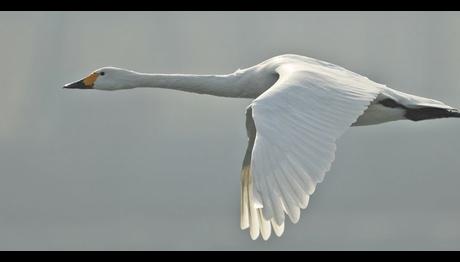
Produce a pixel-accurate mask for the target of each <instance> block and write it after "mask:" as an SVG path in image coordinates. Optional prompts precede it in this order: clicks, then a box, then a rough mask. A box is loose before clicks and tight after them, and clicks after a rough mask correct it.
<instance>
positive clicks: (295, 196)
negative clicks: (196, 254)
mask: <svg viewBox="0 0 460 262" xmlns="http://www.w3.org/2000/svg"><path fill="white" fill-rule="evenodd" d="M276 71H277V73H278V74H279V79H278V81H277V82H276V83H275V84H274V85H273V86H272V87H271V88H270V89H268V90H267V91H266V92H264V93H263V94H262V95H260V96H259V97H258V98H257V99H255V100H254V101H253V102H252V103H251V105H249V107H248V108H247V112H246V127H247V132H248V137H249V143H248V148H247V151H246V156H245V159H244V161H243V169H242V173H241V182H242V187H241V229H247V228H249V229H250V234H251V238H252V239H256V238H258V236H259V234H261V235H262V237H263V238H264V239H265V240H266V239H268V238H269V237H270V234H271V228H272V227H273V230H274V232H275V234H276V235H277V236H281V234H282V233H283V231H284V220H285V214H287V215H288V216H289V218H290V220H291V221H292V222H293V223H297V222H298V220H299V217H300V209H304V208H306V207H307V205H308V201H309V196H310V195H311V194H313V192H314V191H315V188H316V185H317V184H318V183H320V182H322V181H323V179H324V175H325V173H326V172H327V171H328V170H329V169H330V166H331V164H332V162H333V161H334V156H335V150H336V144H335V142H336V140H337V139H338V138H339V137H340V136H341V135H342V134H343V133H344V132H345V131H346V130H347V129H348V127H350V126H351V125H352V124H353V123H354V122H355V121H356V120H357V119H358V117H359V116H360V115H361V114H362V113H363V112H364V111H365V110H366V109H367V107H368V106H369V104H370V103H371V102H372V101H373V100H374V99H375V98H376V97H377V95H378V94H379V93H380V91H381V88H382V86H380V85H378V84H376V83H375V82H372V81H370V80H369V79H367V78H365V77H363V76H360V75H357V74H354V73H352V72H350V71H346V70H344V69H342V68H325V69H318V68H310V67H306V66H302V65H301V64H300V65H299V64H296V63H293V64H283V65H281V66H280V67H278V68H277V70H276Z"/></svg>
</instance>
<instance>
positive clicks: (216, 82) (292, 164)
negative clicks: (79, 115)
mask: <svg viewBox="0 0 460 262" xmlns="http://www.w3.org/2000/svg"><path fill="white" fill-rule="evenodd" d="M65 87H66V88H91V89H100V90H119V89H129V88H135V87H159V88H168V89H176V90H183V91H188V92H194V93H203V94H210V95H217V96H225V97H236V98H254V100H253V101H252V103H251V104H250V105H249V106H248V108H247V111H246V128H247V133H248V137H249V141H248V147H247V151H246V155H245V157H244V161H243V168H242V173H241V181H242V187H241V228H242V229H247V228H249V229H250V235H251V237H252V238H253V239H256V238H257V237H258V236H259V235H262V237H263V239H268V238H269V237H270V235H271V229H272V228H273V231H274V232H275V234H276V235H278V236H281V234H282V233H283V231H284V221H285V214H287V215H288V216H289V218H290V220H291V221H292V222H293V223H296V222H297V221H298V220H299V217H300V209H304V208H306V207H307V205H308V201H309V197H310V195H311V194H313V192H314V191H315V188H316V185H317V184H318V183H320V182H322V181H323V179H324V176H325V173H326V172H327V171H328V170H329V168H330V166H331V164H332V162H333V161H334V156H335V149H336V144H335V141H336V140H337V139H338V138H339V137H340V136H341V135H342V134H343V133H344V132H345V131H346V130H347V129H348V128H349V127H350V126H359V125H373V124H379V123H384V122H388V121H395V120H403V119H409V120H413V121H418V120H425V119H434V118H444V117H460V113H459V112H458V110H456V109H454V108H452V107H450V106H447V105H445V104H444V103H442V102H439V101H436V100H432V99H428V98H423V97H418V96H413V95H409V94H405V93H402V92H399V91H396V90H393V89H390V88H388V87H386V86H384V85H381V84H378V83H375V82H373V81H371V80H369V79H368V78H366V77H364V76H361V75H359V74H356V73H353V72H351V71H348V70H346V69H344V68H342V67H339V66H336V65H333V64H330V63H327V62H324V61H320V60H316V59H313V58H308V57H304V56H298V55H282V56H277V57H273V58H271V59H269V60H266V61H264V62H262V63H260V64H258V65H255V66H253V67H250V68H247V69H243V70H237V71H236V72H235V73H233V74H229V75H179V74H173V75H165V74H142V73H138V72H134V71H129V70H124V69H119V68H113V67H107V68H101V69H98V70H96V71H95V72H93V73H92V74H91V75H90V76H88V77H87V78H85V79H83V80H81V81H78V82H75V83H73V84H69V85H66V86H65Z"/></svg>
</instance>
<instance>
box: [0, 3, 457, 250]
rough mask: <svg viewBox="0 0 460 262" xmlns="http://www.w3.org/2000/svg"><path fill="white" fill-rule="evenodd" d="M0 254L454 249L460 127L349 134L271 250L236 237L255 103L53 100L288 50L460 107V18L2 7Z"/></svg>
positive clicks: (167, 96) (199, 98)
mask: <svg viewBox="0 0 460 262" xmlns="http://www.w3.org/2000/svg"><path fill="white" fill-rule="evenodd" d="M0 35H1V38H2V41H1V48H0V58H1V59H0V80H1V88H0V90H1V91H0V143H1V147H0V249H1V250H24V249H27V250H30V249H32V250H74V249H77V250H165V249H166V250H197V249H199V250H222V249H229V250H240V249H242V250H284V249H289V250H382V249H383V250H389V249H391V250H393V249H396V250H401V249H410V250H423V249H430V250H431V249H435V250H438V249H441V250H458V249H460V204H459V203H460V190H458V187H459V185H460V174H459V171H458V170H459V169H460V161H459V160H460V159H459V149H460V139H459V131H460V121H458V120H457V121H456V120H451V119H447V120H446V119H444V120H436V121H426V122H420V123H413V122H409V121H400V122H394V123H388V124H383V125H378V126H371V127H357V128H352V129H350V130H349V131H348V132H347V133H346V134H345V135H344V136H343V137H342V138H341V139H340V140H339V141H338V151H337V156H336V161H335V162H334V164H333V166H332V169H331V171H330V172H329V173H328V174H327V176H326V178H325V181H324V182H323V183H322V184H320V185H319V186H318V188H317V190H316V192H315V194H314V195H313V197H312V198H311V200H310V206H309V207H308V208H307V210H304V211H303V212H302V215H301V218H300V222H299V223H298V224H296V225H292V224H291V223H290V222H287V225H286V230H285V234H284V235H283V237H282V238H277V237H272V238H271V239H270V240H269V241H268V242H264V241H262V240H258V241H252V240H251V239H250V237H249V233H248V232H247V231H241V230H240V229H239V201H240V199H239V197H240V188H239V187H240V168H241V162H242V159H243V156H244V152H245V149H246V142H247V138H246V130H245V127H244V122H245V117H244V111H245V107H246V106H247V105H248V104H249V102H250V100H247V99H230V98H219V97H212V96H207V95H196V94H190V93H181V92H178V91H171V90H160V89H138V90H137V89H134V90H126V91H119V92H102V91H82V90H63V89H62V88H61V87H62V86H63V84H65V83H68V82H70V81H74V80H77V79H79V78H81V77H82V76H84V75H86V74H87V73H89V72H90V71H92V70H94V69H96V68H99V67H102V66H108V65H111V66H117V67H124V68H129V69H133V70H137V71H142V72H151V73H196V74H223V73H231V72H233V71H235V70H236V69H238V68H244V67H248V66H252V65H254V64H257V63H259V62H261V61H263V60H265V59H268V58H270V57H272V56H275V55H279V54H283V53H295V54H299V55H305V56H310V57H314V58H318V59H322V60H326V61H329V62H332V63H335V64H339V65H341V66H344V67H346V68H348V69H350V70H352V71H355V72H357V73H360V74H363V75H366V76H368V77H369V78H371V79H372V80H374V81H377V82H380V83H383V84H386V85H388V86H389V87H392V88H394V89H398V90H400V91H403V92H408V93H413V94H416V95H421V96H426V97H431V98H434V99H437V100H441V101H444V102H445V103H447V104H450V105H452V106H457V107H460V88H459V84H460V83H459V82H460V81H459V74H460V48H459V47H460V13H455V12H430V13H423V12H416V13H407V12H396V13H385V12H369V13H366V12H345V13H343V12H330V13H325V12H22V13H17V12H1V13H0Z"/></svg>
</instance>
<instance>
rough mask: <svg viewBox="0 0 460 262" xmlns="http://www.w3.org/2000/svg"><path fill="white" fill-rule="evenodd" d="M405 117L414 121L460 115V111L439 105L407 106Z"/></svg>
mask: <svg viewBox="0 0 460 262" xmlns="http://www.w3.org/2000/svg"><path fill="white" fill-rule="evenodd" d="M405 117H406V118H407V119H409V120H412V121H420V120H427V119H436V118H447V117H459V118H460V111H459V110H458V109H453V108H439V107H431V106H426V107H419V108H406V114H405Z"/></svg>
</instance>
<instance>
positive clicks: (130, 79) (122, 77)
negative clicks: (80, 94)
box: [64, 67, 138, 90]
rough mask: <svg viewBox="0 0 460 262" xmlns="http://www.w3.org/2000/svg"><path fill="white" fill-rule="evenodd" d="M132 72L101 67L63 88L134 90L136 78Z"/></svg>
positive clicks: (135, 74)
mask: <svg viewBox="0 0 460 262" xmlns="http://www.w3.org/2000/svg"><path fill="white" fill-rule="evenodd" d="M136 76H137V73H136V72H134V71H130V70H126V69H121V68H116V67H103V68H99V69H97V70H96V71H94V72H92V73H91V74H89V75H88V76H86V77H85V78H83V79H81V80H79V81H76V82H73V83H69V84H67V85H65V86H64V88H72V89H98V90H120V89H129V88H134V87H135V85H134V82H135V80H136V79H138V78H137V77H136Z"/></svg>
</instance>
